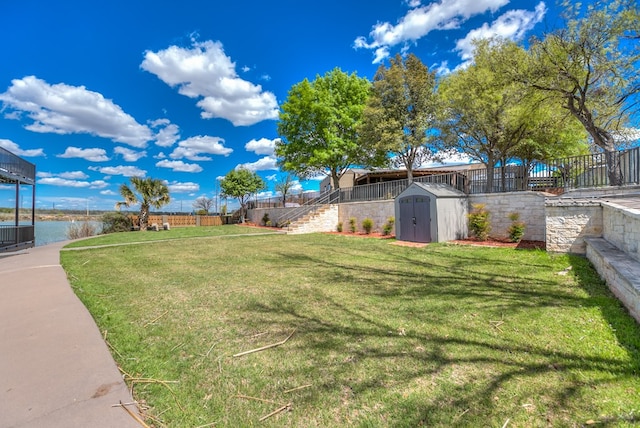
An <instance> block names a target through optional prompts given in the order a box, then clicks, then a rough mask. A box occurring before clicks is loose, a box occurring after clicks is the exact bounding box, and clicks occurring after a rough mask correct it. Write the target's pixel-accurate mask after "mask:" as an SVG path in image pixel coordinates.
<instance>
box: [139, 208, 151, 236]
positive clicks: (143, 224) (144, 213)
mask: <svg viewBox="0 0 640 428" xmlns="http://www.w3.org/2000/svg"><path fill="white" fill-rule="evenodd" d="M148 225H149V207H148V206H146V205H142V206H141V207H140V230H147V226H148Z"/></svg>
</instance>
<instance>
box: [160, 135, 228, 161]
mask: <svg viewBox="0 0 640 428" xmlns="http://www.w3.org/2000/svg"><path fill="white" fill-rule="evenodd" d="M223 143H224V140H223V139H222V138H219V137H210V136H206V135H205V136H202V135H199V136H197V137H191V138H187V139H186V140H183V141H180V142H179V143H178V147H176V148H175V149H174V150H173V152H172V153H171V154H170V155H169V157H170V158H171V159H182V158H186V159H189V160H191V161H208V160H211V157H210V156H203V154H205V155H222V156H229V154H231V153H232V152H233V149H230V148H228V147H225V146H224V144H223Z"/></svg>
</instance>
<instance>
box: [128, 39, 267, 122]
mask: <svg viewBox="0 0 640 428" xmlns="http://www.w3.org/2000/svg"><path fill="white" fill-rule="evenodd" d="M140 67H141V68H142V69H144V70H146V71H148V72H150V73H153V74H155V75H156V76H158V78H160V79H161V80H162V81H163V82H165V83H166V84H168V85H169V86H171V87H175V86H177V87H178V92H179V93H180V94H182V95H185V96H187V97H190V98H202V99H200V100H199V101H198V103H197V105H198V107H200V108H201V109H202V110H203V111H202V113H201V116H202V117H203V118H205V119H210V118H222V119H226V120H229V121H230V122H231V123H233V124H234V125H235V126H248V125H253V124H256V123H258V122H261V121H263V120H267V119H276V118H277V117H278V103H277V101H276V97H275V95H274V94H273V93H272V92H268V91H263V89H262V86H260V85H256V84H254V83H251V82H248V81H246V80H244V79H241V78H240V77H238V74H237V72H236V64H235V63H234V62H232V61H231V58H229V57H228V56H227V55H226V54H225V52H224V49H223V47H222V43H220V42H213V41H211V40H209V41H206V42H201V43H200V42H193V45H192V47H191V48H182V47H178V46H170V47H168V48H167V49H164V50H160V51H158V52H152V51H146V52H145V55H144V60H143V61H142V64H141V65H140Z"/></svg>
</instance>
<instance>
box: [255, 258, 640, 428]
mask: <svg viewBox="0 0 640 428" xmlns="http://www.w3.org/2000/svg"><path fill="white" fill-rule="evenodd" d="M279 256H280V257H283V258H286V259H287V260H288V261H289V262H290V263H291V264H292V265H295V266H299V267H300V268H304V269H307V271H308V275H309V277H310V278H309V282H310V283H311V284H313V286H312V287H311V288H308V287H307V288H300V289H293V290H288V293H290V294H291V293H293V294H296V293H298V294H300V295H299V296H291V297H292V298H291V299H287V298H273V299H272V300H270V301H264V302H255V301H254V302H251V303H248V304H247V307H246V310H247V311H248V312H251V313H252V316H255V317H258V318H259V317H260V314H262V315H263V317H264V318H263V321H264V322H265V323H269V322H273V320H274V316H275V318H276V319H283V320H284V319H286V320H287V321H288V322H290V323H291V324H292V325H295V326H296V327H297V328H298V332H299V333H298V335H300V336H303V337H304V345H303V347H304V349H305V350H308V349H309V348H311V349H312V350H313V355H314V357H313V358H314V363H315V365H316V366H318V367H330V370H331V372H332V373H331V375H330V376H328V377H327V378H326V379H325V380H324V382H325V383H324V384H323V388H324V389H326V390H333V391H335V390H336V388H342V389H348V390H349V391H351V393H352V394H355V395H356V396H373V397H375V396H376V392H375V391H376V390H381V391H382V392H380V391H379V392H377V394H384V393H388V392H384V390H387V389H389V388H391V389H393V390H394V391H402V390H405V393H404V395H401V393H400V392H396V394H398V396H397V397H396V399H395V401H394V405H395V410H394V412H395V413H396V416H397V417H398V418H399V419H398V420H400V421H401V422H400V425H402V426H421V425H425V426H433V425H447V424H452V423H458V422H461V421H458V420H457V416H456V415H459V416H462V415H464V420H466V421H467V422H468V421H469V420H474V418H475V421H476V422H478V421H482V422H486V421H489V420H495V419H496V418H497V417H507V416H506V415H508V414H509V413H506V412H507V411H513V412H516V413H517V412H526V410H523V406H522V405H523V404H525V403H524V402H523V401H522V400H527V399H531V400H533V401H535V402H536V403H537V405H539V406H540V408H541V409H540V410H539V411H538V412H539V413H540V414H539V415H538V416H539V417H541V418H547V419H546V423H543V425H544V424H551V425H553V424H561V425H563V424H571V423H575V422H577V423H578V424H581V423H584V422H585V421H586V418H585V419H584V420H580V421H574V420H572V415H563V412H566V409H574V410H576V411H580V412H581V414H583V415H584V414H589V415H592V417H593V418H594V419H598V417H600V420H599V422H600V423H602V424H614V423H617V422H620V421H627V422H633V421H636V420H637V419H636V416H634V415H631V416H629V415H621V416H606V417H602V416H601V415H600V414H599V413H597V412H598V409H597V408H591V407H592V405H591V403H589V402H587V403H582V404H580V400H581V397H582V396H583V394H584V392H585V391H588V390H597V389H598V388H606V386H607V385H609V384H611V383H614V382H617V381H625V380H629V379H634V378H636V377H637V376H638V367H640V357H639V355H638V341H639V340H640V339H639V337H640V329H638V326H637V325H636V324H635V322H634V321H633V319H631V318H630V317H629V316H628V315H627V314H626V313H625V311H624V309H623V308H621V307H620V305H619V304H616V301H615V298H613V297H612V296H611V295H610V293H608V292H607V290H606V288H605V287H604V286H603V284H602V282H601V281H598V280H597V278H594V277H593V270H592V269H591V268H590V267H589V265H588V262H587V263H586V265H585V260H584V259H582V258H574V257H572V258H570V261H571V264H572V266H574V269H573V272H574V275H576V279H577V282H578V284H579V285H580V287H582V288H583V289H584V290H586V291H587V293H588V297H586V298H585V297H583V296H581V295H580V294H579V293H575V291H574V292H571V291H569V290H563V289H560V288H559V287H558V285H557V282H554V281H552V280H545V279H544V278H540V277H535V276H528V275H523V276H521V277H505V275H504V273H500V271H496V272H495V273H494V272H487V271H486V270H483V269H475V268H474V266H477V265H479V264H483V263H487V261H486V260H485V259H483V258H482V257H481V256H477V257H476V256H472V255H466V256H460V257H458V255H456V256H457V259H456V260H449V261H443V260H442V259H441V258H440V259H439V258H437V257H435V258H433V259H431V260H429V265H428V266H425V267H424V268H421V267H420V266H419V265H418V266H417V267H416V264H417V263H418V261H417V260H416V259H415V258H411V257H410V256H407V255H403V254H397V255H394V256H388V255H387V257H388V258H389V260H388V261H390V262H394V261H395V263H392V264H391V265H389V264H387V265H385V266H384V267H377V266H373V265H357V264H353V263H348V262H342V261H340V260H339V257H333V258H320V257H312V256H309V255H305V254H292V253H281V254H279ZM394 259H395V260H394ZM490 263H494V264H496V265H504V266H509V265H510V263H512V262H507V261H500V260H491V261H490ZM394 264H395V267H393V265H394ZM407 265H410V266H412V268H411V269H405V268H399V266H407ZM534 266H536V267H543V265H536V264H535V263H531V267H532V268H533V267H534ZM435 267H439V268H440V269H442V270H444V272H440V271H436V272H435V273H434V271H433V269H434V268H435ZM596 277H597V275H596ZM322 284H334V285H335V284H344V287H353V288H355V289H357V292H358V293H361V296H362V300H363V305H362V306H358V304H357V302H356V304H354V302H350V301H343V300H341V299H340V297H339V296H337V295H335V294H332V293H330V292H325V291H324V290H323V288H322ZM305 298H306V300H308V301H311V302H316V304H317V305H319V306H320V305H321V306H322V308H321V309H317V310H314V308H309V307H306V308H305V307H299V306H298V305H297V303H296V302H298V301H302V300H304V299H305ZM372 298H373V299H377V300H376V301H377V303H376V304H377V305H378V306H375V305H371V304H367V303H364V302H365V301H367V300H368V299H372ZM612 299H613V301H612ZM402 302H405V303H402ZM419 302H428V304H426V307H424V308H423V307H422V305H420V304H419ZM407 305H410V307H409V308H406V307H405V306H407ZM448 305H449V306H450V308H451V311H456V312H458V313H460V314H463V315H464V316H467V315H469V316H471V315H473V314H471V312H473V310H474V307H477V306H479V305H480V306H483V309H480V310H479V311H488V312H482V314H481V315H480V316H481V317H482V316H484V317H485V318H486V317H491V316H494V315H498V314H500V313H502V314H506V315H507V317H513V316H515V315H516V314H518V313H520V315H521V316H523V317H525V318H524V319H526V317H527V316H528V312H527V311H530V310H537V309H540V308H543V309H544V308H556V307H557V308H560V309H561V308H568V307H570V308H580V307H598V308H600V310H601V311H602V313H603V316H604V317H605V319H606V320H607V321H608V322H609V323H610V325H611V327H612V328H613V329H614V331H615V334H616V337H617V339H618V342H619V343H620V344H621V345H622V346H623V347H624V348H625V349H626V351H627V352H628V356H629V360H627V361H625V360H624V359H620V358H617V357H613V356H611V357H608V356H605V354H599V353H589V352H582V351H576V350H572V347H571V346H567V348H566V349H561V348H560V347H559V346H558V343H555V344H554V346H549V344H548V343H547V344H545V343H543V342H544V341H540V340H529V339H528V338H527V331H526V330H527V328H528V326H527V325H524V326H522V331H521V332H517V333H511V334H510V335H507V336H505V335H503V334H497V332H496V331H495V330H496V329H493V330H492V329H491V325H492V324H490V323H491V322H494V321H490V319H491V318H488V319H485V320H482V321H483V322H477V321H474V322H475V324H474V323H472V322H470V323H469V325H468V326H465V322H464V320H461V319H457V320H456V319H454V318H451V317H447V316H445V315H444V314H441V313H436V311H438V310H444V311H446V310H447V309H446V307H447V306H448ZM376 308H378V309H379V310H380V311H378V312H376ZM487 308H488V309H487ZM394 311H395V312H396V313H395V314H393V315H391V316H390V315H389V314H387V313H386V312H394ZM383 312H385V313H383ZM470 314H471V315H470ZM403 316H407V317H415V318H418V319H419V321H422V322H421V323H417V322H414V324H413V325H414V327H412V328H409V329H407V330H406V331H404V330H403V331H402V332H401V333H398V327H399V324H398V319H402V317H403ZM469 319H471V318H469ZM519 319H520V318H519ZM411 321H414V320H413V319H412V320H411ZM452 324H454V325H453V326H451V325H452ZM498 330H499V329H498ZM328 354H331V355H334V356H335V355H339V356H340V358H342V359H341V360H339V361H333V360H330V359H327V358H328V357H327V355H328ZM363 371H364V372H365V373H366V375H363V374H362V373H363ZM585 374H586V375H585ZM419 382H427V383H429V382H431V383H432V384H433V385H432V386H431V387H429V388H427V390H428V391H429V392H430V393H429V395H428V396H424V395H423V394H424V391H421V392H420V393H417V394H413V393H412V389H413V387H414V386H415V385H416V384H417V383H419ZM515 383H518V385H520V384H522V385H523V386H522V388H524V389H525V390H524V392H522V391H520V390H519V389H520V388H521V387H520V386H514V384H515ZM508 394H516V396H511V397H509V398H508V399H511V400H514V402H513V403H511V405H505V404H502V403H500V404H498V401H499V400H502V399H504V396H505V395H508ZM517 394H520V395H517ZM532 394H533V395H535V394H540V395H543V396H544V397H543V398H540V397H536V396H530V395H532ZM307 400H308V401H310V404H311V405H313V400H314V398H313V396H310V397H307ZM374 400H375V398H374ZM509 409H511V410H509ZM590 412H596V413H590Z"/></svg>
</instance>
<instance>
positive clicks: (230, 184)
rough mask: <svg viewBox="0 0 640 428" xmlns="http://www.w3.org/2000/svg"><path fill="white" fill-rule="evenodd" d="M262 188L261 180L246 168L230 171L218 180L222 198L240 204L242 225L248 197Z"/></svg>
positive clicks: (262, 182)
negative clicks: (235, 200) (234, 200)
mask: <svg viewBox="0 0 640 428" xmlns="http://www.w3.org/2000/svg"><path fill="white" fill-rule="evenodd" d="M264 188H265V184H264V181H263V180H262V178H260V176H259V175H258V174H256V173H255V172H252V171H249V170H248V169H246V168H238V169H234V170H231V171H229V173H227V175H225V176H224V178H223V179H222V180H220V190H221V191H222V197H224V198H227V197H229V198H235V199H237V200H238V202H239V203H240V221H241V222H242V223H244V218H245V214H246V209H247V201H248V200H249V197H251V195H253V194H254V193H257V192H259V191H260V190H262V189H264Z"/></svg>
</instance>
